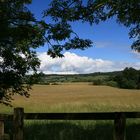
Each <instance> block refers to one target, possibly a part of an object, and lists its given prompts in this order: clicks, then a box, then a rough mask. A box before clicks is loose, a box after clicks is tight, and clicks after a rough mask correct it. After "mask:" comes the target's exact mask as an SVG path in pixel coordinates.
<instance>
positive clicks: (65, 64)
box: [38, 52, 140, 74]
mask: <svg viewBox="0 0 140 140" xmlns="http://www.w3.org/2000/svg"><path fill="white" fill-rule="evenodd" d="M64 56H65V57H63V58H55V59H53V58H51V57H50V56H48V55H47V54H46V53H44V52H43V53H38V58H39V59H40V60H41V66H40V69H39V71H42V72H44V73H46V74H79V73H93V72H108V71H117V70H123V69H124V68H125V67H134V68H136V69H140V62H136V63H129V62H113V61H109V60H103V59H93V58H89V57H85V56H79V55H77V54H75V53H70V52H65V53H64Z"/></svg>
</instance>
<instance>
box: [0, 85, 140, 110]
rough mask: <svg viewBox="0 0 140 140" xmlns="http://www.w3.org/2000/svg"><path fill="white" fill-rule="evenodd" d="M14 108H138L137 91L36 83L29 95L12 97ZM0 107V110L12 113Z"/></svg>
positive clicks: (139, 100) (138, 94)
mask: <svg viewBox="0 0 140 140" xmlns="http://www.w3.org/2000/svg"><path fill="white" fill-rule="evenodd" d="M14 99H15V100H14V101H13V102H12V105H13V107H24V110H25V112H97V111H101V112H106V111H140V90H127V89H118V88H113V87H109V86H93V85H91V84H90V83H69V84H62V85H35V86H33V89H32V90H31V91H30V98H25V97H21V96H15V97H14ZM11 111H12V108H9V107H2V108H1V110H0V112H11Z"/></svg>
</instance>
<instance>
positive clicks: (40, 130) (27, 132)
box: [8, 121, 140, 140]
mask: <svg viewBox="0 0 140 140" xmlns="http://www.w3.org/2000/svg"><path fill="white" fill-rule="evenodd" d="M9 130H10V129H8V131H9ZM9 132H10V133H11V135H12V131H9ZM11 138H12V137H11ZM24 139H25V140H113V123H102V122H99V123H97V122H96V123H95V122H94V123H93V122H92V121H91V124H90V122H88V124H86V121H80V122H79V121H78V123H77V121H75V122H74V121H72V122H71V121H41V122H40V121H32V122H30V123H25V129H24ZM126 140H140V124H138V123H137V124H136V123H134V124H133V123H132V124H129V125H127V127H126Z"/></svg>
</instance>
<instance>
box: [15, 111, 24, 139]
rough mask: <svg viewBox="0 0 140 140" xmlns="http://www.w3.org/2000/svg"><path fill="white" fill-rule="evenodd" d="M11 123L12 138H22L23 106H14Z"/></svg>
mask: <svg viewBox="0 0 140 140" xmlns="http://www.w3.org/2000/svg"><path fill="white" fill-rule="evenodd" d="M13 125H14V134H13V140H23V127H24V109H23V108H14V116H13Z"/></svg>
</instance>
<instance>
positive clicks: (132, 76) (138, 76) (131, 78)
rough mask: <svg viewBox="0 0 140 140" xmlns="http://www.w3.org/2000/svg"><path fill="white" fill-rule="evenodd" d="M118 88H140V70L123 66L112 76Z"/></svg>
mask: <svg viewBox="0 0 140 140" xmlns="http://www.w3.org/2000/svg"><path fill="white" fill-rule="evenodd" d="M114 81H116V82H117V84H118V86H119V87H120V88H127V89H140V84H139V83H140V71H139V70H135V69H134V68H131V67H130V68H125V69H124V70H123V71H122V72H121V73H120V74H118V75H117V76H115V77H114Z"/></svg>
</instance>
